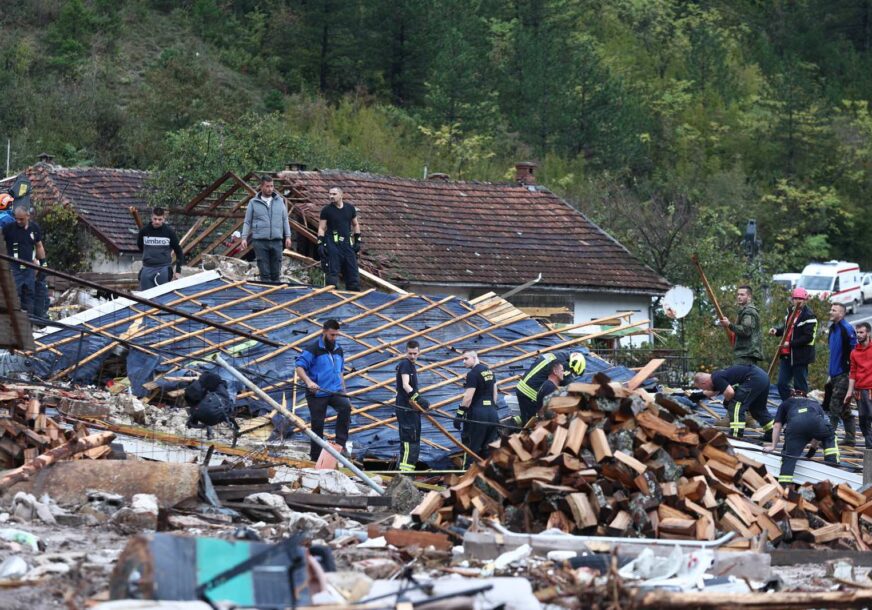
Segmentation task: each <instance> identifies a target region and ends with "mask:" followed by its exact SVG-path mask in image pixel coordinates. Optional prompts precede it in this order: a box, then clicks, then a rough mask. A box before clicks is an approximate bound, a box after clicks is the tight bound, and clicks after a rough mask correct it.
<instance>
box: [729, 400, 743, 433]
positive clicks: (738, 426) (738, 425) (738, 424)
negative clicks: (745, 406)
mask: <svg viewBox="0 0 872 610" xmlns="http://www.w3.org/2000/svg"><path fill="white" fill-rule="evenodd" d="M741 412H742V403H740V402H737V403H735V404H734V405H733V419H732V421H731V422H730V429H731V430H733V431H739V430H742V429H744V428H745V420H744V418H743V419H742V421H739V414H740V413H741Z"/></svg>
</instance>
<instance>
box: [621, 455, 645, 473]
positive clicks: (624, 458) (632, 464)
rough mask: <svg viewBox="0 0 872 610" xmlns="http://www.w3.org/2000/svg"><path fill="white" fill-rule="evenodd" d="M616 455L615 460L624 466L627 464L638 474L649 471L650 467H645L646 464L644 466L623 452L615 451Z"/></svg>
mask: <svg viewBox="0 0 872 610" xmlns="http://www.w3.org/2000/svg"><path fill="white" fill-rule="evenodd" d="M614 455H615V459H617V460H618V461H619V462H621V463H623V464H626V465H627V466H629V467H630V468H632V469H633V470H635V471H636V472H637V473H638V474H643V473H644V472H645V471H646V470H648V467H647V466H645V464H643V463H642V462H640V461H639V460H637V459H636V458H634V457H632V456H630V455H627V454H626V453H624V452H623V451H615V454H614Z"/></svg>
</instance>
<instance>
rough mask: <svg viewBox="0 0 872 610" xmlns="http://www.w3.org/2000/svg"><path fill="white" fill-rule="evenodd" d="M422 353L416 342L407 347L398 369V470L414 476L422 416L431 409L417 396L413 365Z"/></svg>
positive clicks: (428, 403)
mask: <svg viewBox="0 0 872 610" xmlns="http://www.w3.org/2000/svg"><path fill="white" fill-rule="evenodd" d="M420 353H421V346H420V345H419V344H418V342H417V341H414V340H413V341H409V342H408V343H406V357H405V358H403V359H402V360H400V363H399V364H398V365H397V408H396V413H397V425H398V426H399V428H400V460H399V465H400V470H401V471H402V472H414V470H415V465H416V464H417V463H418V455H419V453H420V451H421V412H420V411H418V409H416V408H415V407H414V406H413V405H412V401H414V402H415V403H416V404H417V405H418V406H419V407H421V408H422V409H427V408H429V407H430V402H429V401H428V400H427V399H426V398H422V397H421V395H420V394H419V393H418V370H417V369H416V368H415V361H416V360H417V359H418V354H420Z"/></svg>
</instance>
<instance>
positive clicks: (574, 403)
mask: <svg viewBox="0 0 872 610" xmlns="http://www.w3.org/2000/svg"><path fill="white" fill-rule="evenodd" d="M569 385H574V384H569ZM570 391H571V390H570ZM580 404H581V397H579V396H572V395H571V394H570V395H567V396H552V397H551V400H549V401H548V407H547V409H548V411H550V412H551V413H571V412H573V411H575V410H577V409H578V405H580Z"/></svg>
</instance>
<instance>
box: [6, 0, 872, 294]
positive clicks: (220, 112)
mask: <svg viewBox="0 0 872 610" xmlns="http://www.w3.org/2000/svg"><path fill="white" fill-rule="evenodd" d="M0 27H2V38H0V82H2V84H3V95H2V96H0V137H4V139H5V138H7V137H8V138H9V139H10V141H11V148H12V168H13V170H16V169H21V168H23V167H24V166H26V165H28V164H30V163H32V162H33V160H34V159H35V157H36V154H37V153H39V152H42V151H47V152H50V153H52V154H54V155H55V158H56V161H57V162H59V163H62V164H64V165H86V164H91V165H100V166H112V167H134V168H148V169H152V170H155V172H156V173H155V191H154V193H153V195H152V196H153V198H154V199H155V201H164V202H170V203H172V202H173V201H180V200H184V199H185V198H187V197H189V196H190V194H191V193H193V192H195V191H196V190H197V189H198V188H199V187H200V186H201V185H203V184H205V183H208V182H210V181H211V180H212V179H214V177H215V176H217V175H219V174H220V173H221V172H222V171H223V170H224V169H227V168H235V169H245V170H246V171H247V170H250V169H252V168H257V169H279V168H281V167H283V166H284V165H285V164H286V163H287V162H289V161H302V162H305V163H307V164H308V165H309V166H310V167H340V168H348V169H360V170H366V171H375V172H385V173H390V174H394V175H400V176H411V177H421V176H422V175H423V173H424V171H425V168H427V169H428V170H429V171H431V172H433V171H441V172H447V173H449V174H450V175H451V176H452V178H461V179H469V180H506V179H509V178H510V177H511V175H512V167H513V163H514V162H515V161H519V160H534V161H536V162H538V163H539V170H538V179H539V181H540V182H541V183H542V184H545V185H546V186H548V187H549V188H551V189H552V190H554V191H555V192H558V193H559V194H561V195H563V196H565V197H566V198H567V200H569V201H571V202H573V203H574V204H576V205H578V207H579V208H580V209H581V210H582V211H583V212H584V213H585V214H587V215H588V216H589V217H591V218H592V219H594V220H595V221H597V222H599V223H600V224H602V225H603V226H604V227H605V228H606V229H608V230H609V231H610V232H612V233H613V234H614V235H615V236H616V237H618V238H619V239H621V240H622V241H623V242H624V243H625V244H626V245H627V247H628V248H630V249H631V250H633V251H634V252H635V253H636V254H638V255H639V256H640V257H641V258H642V259H644V260H645V262H647V263H648V264H650V265H651V266H652V267H653V268H654V269H656V270H657V271H659V272H660V273H662V274H664V275H665V276H666V277H667V278H668V279H670V280H671V281H674V282H691V281H695V280H694V278H695V276H694V271H693V269H692V267H691V266H690V263H689V260H688V256H689V253H690V252H692V251H694V250H695V251H698V252H700V256H701V258H702V259H703V261H704V262H705V264H707V265H708V266H709V268H711V269H712V274H713V275H714V277H715V278H716V280H717V282H719V283H720V284H722V285H726V284H733V285H734V284H735V282H736V278H737V277H749V278H752V279H754V278H756V279H757V280H758V281H759V280H760V279H761V278H763V277H765V275H766V274H768V273H773V272H785V271H798V270H800V269H801V267H802V266H803V265H804V264H805V263H806V262H807V261H809V260H812V259H818V260H820V259H828V258H844V259H848V260H856V261H859V262H860V263H861V264H863V265H872V240H870V239H869V238H868V235H869V234H870V229H872V226H870V219H869V214H867V207H868V206H867V201H868V200H869V197H870V194H872V115H870V110H869V104H868V100H869V99H870V97H872V0H839V1H838V2H832V1H831V0H698V1H690V0H14V1H12V0H10V1H8V2H4V3H3V8H2V13H0ZM219 170H220V171H219ZM750 219H755V220H756V223H757V229H758V234H757V237H758V240H759V253H758V254H757V255H756V256H753V257H752V256H748V250H749V249H748V248H747V243H746V241H745V240H743V234H744V232H745V228H746V225H747V223H748V221H749V220H750ZM753 249H756V248H753ZM567 256H568V257H570V258H571V253H567Z"/></svg>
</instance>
